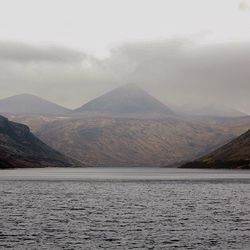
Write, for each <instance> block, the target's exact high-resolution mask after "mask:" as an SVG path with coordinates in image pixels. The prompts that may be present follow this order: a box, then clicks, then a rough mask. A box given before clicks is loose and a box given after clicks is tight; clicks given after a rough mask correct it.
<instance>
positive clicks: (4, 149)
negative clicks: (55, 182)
mask: <svg viewBox="0 0 250 250" xmlns="http://www.w3.org/2000/svg"><path fill="white" fill-rule="evenodd" d="M77 164H79V162H77V161H75V160H73V159H70V158H69V157H66V156H64V155H62V154H61V153H59V152H57V151H56V150H54V149H52V148H51V147H49V146H47V145H46V144H44V143H43V142H42V141H41V140H39V139H38V138H37V137H35V136H34V135H33V134H32V133H31V132H30V130H29V128H28V127H27V126H26V125H23V124H19V123H15V122H11V121H9V120H8V119H7V118H5V117H3V116H0V169H1V168H16V167H18V168H22V167H32V168H34V167H72V166H75V165H77Z"/></svg>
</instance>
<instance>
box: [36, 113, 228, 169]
mask: <svg viewBox="0 0 250 250" xmlns="http://www.w3.org/2000/svg"><path fill="white" fill-rule="evenodd" d="M36 135H37V136H38V137H39V138H41V139H42V140H43V141H45V142H46V143H47V144H48V145H50V146H52V147H53V148H56V149H57V150H59V151H60V152H63V153H65V154H66V155H69V156H71V157H74V158H76V159H80V160H85V161H87V162H89V163H90V164H91V165H94V166H125V167H128V166H151V167H155V166H166V165H173V164H177V163H179V162H181V161H184V160H191V159H194V158H197V157H199V156H200V155H202V154H204V153H206V152H209V151H211V150H212V149H214V148H215V147H218V146H220V145H221V144H222V143H225V142H228V141H229V140H230V139H231V138H232V134H231V133H223V131H222V130H220V129H215V128H214V129H212V128H211V127H206V126H204V125H199V124H196V123H192V122H187V121H185V120H181V119H176V118H164V119H138V118H115V117H85V118H79V119H68V120H63V121H62V120H58V121H54V122H50V123H46V124H44V125H43V126H41V127H40V128H39V129H38V130H37V131H36Z"/></svg>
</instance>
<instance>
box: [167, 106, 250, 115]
mask: <svg viewBox="0 0 250 250" xmlns="http://www.w3.org/2000/svg"><path fill="white" fill-rule="evenodd" d="M170 107H171V109H172V110H174V111H175V112H176V113H177V114H179V115H185V116H211V117H242V116H247V114H246V113H243V112H241V111H238V110H236V109H233V108H230V107H226V106H223V105H218V104H217V105H216V104H210V105H201V104H186V105H181V106H174V105H171V106H170Z"/></svg>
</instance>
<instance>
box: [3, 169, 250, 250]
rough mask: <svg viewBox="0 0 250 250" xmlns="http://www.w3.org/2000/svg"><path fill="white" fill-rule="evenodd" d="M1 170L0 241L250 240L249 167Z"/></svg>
mask: <svg viewBox="0 0 250 250" xmlns="http://www.w3.org/2000/svg"><path fill="white" fill-rule="evenodd" d="M190 171H191V170H190ZM70 172H71V174H70ZM121 172H122V173H121ZM145 172H146V173H145ZM84 173H85V174H84ZM0 174H1V177H0V180H1V181H0V208H1V209H0V225H1V226H0V249H6V248H12V249H225V250H228V249H237V250H238V249H249V246H250V218H249V214H250V173H249V172H247V171H246V172H238V171H218V172H216V174H213V173H212V172H211V171H193V170H192V172H189V170H185V171H184V170H181V171H180V170H175V169H171V170H164V169H156V170H150V169H134V170H129V169H123V170H117V169H102V170H99V169H92V170H90V169H85V170H81V169H74V170H73V173H72V171H70V170H65V169H64V170H60V169H47V170H37V171H36V170H14V171H10V170H7V171H1V172H0ZM190 176H192V178H191V177H190ZM39 178H40V181H38V180H36V179H39ZM232 178H234V179H232ZM15 179H19V180H15ZM46 179H48V180H49V181H48V180H46ZM183 179H184V180H183ZM30 180H31V181H30ZM34 180H36V181H34ZM59 180H60V181H59ZM61 180H63V181H61ZM97 180H98V181H97ZM124 180H126V181H124ZM135 180H136V181H135ZM142 180H144V181H142ZM149 180H150V181H149Z"/></svg>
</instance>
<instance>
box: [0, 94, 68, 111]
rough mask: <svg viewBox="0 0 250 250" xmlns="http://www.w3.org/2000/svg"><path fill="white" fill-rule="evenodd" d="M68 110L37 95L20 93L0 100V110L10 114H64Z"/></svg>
mask: <svg viewBox="0 0 250 250" xmlns="http://www.w3.org/2000/svg"><path fill="white" fill-rule="evenodd" d="M68 111H69V110H68V109H66V108H64V107H62V106H59V105H57V104H55V103H53V102H49V101H47V100H45V99H43V98H40V97H38V96H34V95H29V94H21V95H16V96H12V97H8V98H5V99H2V100H0V112H2V113H12V114H52V115H57V114H65V113H67V112H68Z"/></svg>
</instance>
